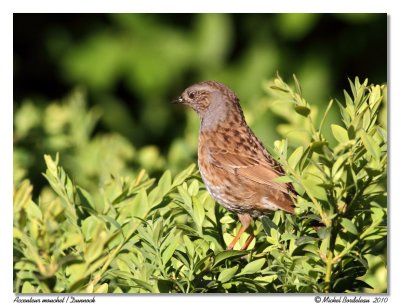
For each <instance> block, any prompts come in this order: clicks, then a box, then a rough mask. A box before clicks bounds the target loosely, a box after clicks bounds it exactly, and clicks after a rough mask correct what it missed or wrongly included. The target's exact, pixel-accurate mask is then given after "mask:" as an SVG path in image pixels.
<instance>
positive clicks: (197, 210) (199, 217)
mask: <svg viewBox="0 0 400 306" xmlns="http://www.w3.org/2000/svg"><path fill="white" fill-rule="evenodd" d="M205 216H206V213H205V211H204V207H203V205H201V203H200V201H199V200H198V198H196V197H193V219H194V222H195V223H196V224H197V227H198V230H199V231H201V230H202V225H203V222H204V218H205Z"/></svg>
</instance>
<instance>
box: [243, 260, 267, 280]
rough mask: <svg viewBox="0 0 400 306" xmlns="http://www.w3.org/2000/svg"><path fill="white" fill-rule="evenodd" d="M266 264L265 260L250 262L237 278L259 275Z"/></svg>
mask: <svg viewBox="0 0 400 306" xmlns="http://www.w3.org/2000/svg"><path fill="white" fill-rule="evenodd" d="M264 264H265V258H260V259H256V260H254V261H252V262H249V263H248V264H247V265H246V266H245V267H244V268H243V270H242V271H240V273H239V274H238V275H237V276H240V275H246V274H254V273H259V272H260V271H261V269H262V267H263V266H264Z"/></svg>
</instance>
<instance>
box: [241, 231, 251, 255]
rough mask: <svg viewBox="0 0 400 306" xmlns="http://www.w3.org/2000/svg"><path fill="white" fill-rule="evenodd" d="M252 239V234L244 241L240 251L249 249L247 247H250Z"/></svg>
mask: <svg viewBox="0 0 400 306" xmlns="http://www.w3.org/2000/svg"><path fill="white" fill-rule="evenodd" d="M253 239H254V234H253V233H252V234H251V235H250V237H249V238H247V240H246V242H245V244H244V246H243V247H242V251H245V250H247V248H248V247H249V245H250V243H251V242H252V241H253Z"/></svg>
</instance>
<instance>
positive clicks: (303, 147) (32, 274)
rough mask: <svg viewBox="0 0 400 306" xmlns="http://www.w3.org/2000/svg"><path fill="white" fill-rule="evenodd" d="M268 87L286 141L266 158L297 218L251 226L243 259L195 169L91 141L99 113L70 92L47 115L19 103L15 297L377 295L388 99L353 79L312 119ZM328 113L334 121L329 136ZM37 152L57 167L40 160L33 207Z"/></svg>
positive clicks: (381, 286)
mask: <svg viewBox="0 0 400 306" xmlns="http://www.w3.org/2000/svg"><path fill="white" fill-rule="evenodd" d="M264 87H265V88H268V91H270V92H271V94H272V95H273V96H274V100H275V101H276V102H274V103H272V102H271V99H269V100H268V101H270V102H268V103H270V104H269V105H268V108H270V110H272V111H273V112H274V113H275V114H276V115H277V116H280V117H281V118H282V121H283V122H284V123H283V124H281V125H279V126H278V131H279V132H280V133H283V134H285V135H286V136H285V137H286V138H285V139H282V140H279V141H276V142H275V143H274V150H273V152H271V153H273V154H274V155H275V156H276V158H277V159H278V160H279V161H280V162H281V163H282V165H283V167H284V168H285V169H286V172H287V175H286V176H284V177H282V178H279V180H281V181H285V182H292V183H293V184H294V185H295V187H296V189H297V191H298V192H299V196H298V199H297V204H296V214H295V215H288V214H285V213H283V212H276V213H273V214H271V215H268V216H264V217H263V218H262V219H260V220H257V221H255V232H256V239H255V240H254V241H253V242H252V244H251V245H250V247H249V250H248V251H240V247H241V245H242V244H243V243H244V242H245V240H246V239H247V237H248V233H245V234H244V235H243V237H242V238H241V239H240V241H239V243H238V244H237V246H236V248H235V250H232V251H225V249H226V246H227V245H228V244H229V242H230V241H231V240H232V239H233V237H234V235H235V234H236V232H237V231H238V230H239V224H238V222H237V221H236V217H235V216H234V215H233V214H231V213H229V212H227V211H226V210H225V209H224V208H222V207H221V206H220V205H218V204H217V203H215V202H214V201H213V200H212V198H211V197H210V195H209V194H208V192H207V191H206V189H205V187H204V185H203V183H202V181H201V179H200V177H199V175H198V172H197V168H196V166H195V165H194V164H192V165H190V166H188V167H187V168H186V169H185V170H183V171H181V172H177V171H174V170H173V171H171V170H169V169H168V168H169V162H170V161H171V160H172V157H168V156H167V157H165V156H162V155H161V154H160V153H159V152H158V151H157V149H156V148H154V147H152V146H148V147H142V148H140V149H137V148H134V147H133V146H132V145H131V144H130V143H129V142H128V141H126V140H125V138H123V137H122V136H120V135H118V134H115V133H110V134H100V133H95V134H94V128H95V126H96V122H97V120H98V118H99V117H100V116H101V109H97V108H93V109H90V110H87V107H86V105H85V99H84V95H82V93H81V92H79V91H77V92H75V93H74V94H72V95H71V96H70V97H68V98H67V99H66V100H65V101H64V103H61V104H59V103H52V104H49V105H48V106H47V107H46V108H45V109H44V110H43V109H39V108H37V107H35V105H34V104H33V103H29V102H27V103H25V104H23V105H22V106H21V107H20V108H19V109H18V110H17V112H16V114H15V128H14V132H15V151H14V186H15V190H14V291H15V292H23V293H41V292H43V293H49V292H57V293H58V292H88V293H92V292H95V293H106V292H109V293H157V292H161V293H164V292H185V293H200V292H365V291H366V292H386V287H387V285H386V284H387V281H386V248H387V243H386V238H387V233H386V230H387V223H386V220H387V187H386V179H387V178H386V175H387V171H386V166H387V139H386V130H385V128H386V113H385V103H386V87H385V86H384V85H372V84H368V81H367V80H365V81H364V82H362V83H361V82H360V81H359V80H358V79H357V78H356V79H355V81H354V82H352V81H350V91H349V92H347V91H345V92H344V101H336V103H335V102H334V101H333V100H332V101H330V103H329V104H328V107H327V109H326V110H325V111H324V112H322V113H321V114H318V109H317V108H316V107H313V106H312V105H310V104H309V103H308V102H307V101H306V99H305V98H304V97H303V95H302V92H301V88H300V85H299V82H298V81H297V79H296V78H294V85H293V86H289V85H288V84H286V83H285V82H284V81H283V80H282V79H281V78H280V77H279V76H278V77H277V78H276V79H275V80H274V81H273V82H272V84H270V83H265V86H264ZM335 105H337V106H338V108H339V110H340V114H341V122H335V123H334V124H330V125H329V126H328V127H326V125H327V121H326V118H327V117H328V116H329V112H330V111H331V110H332V109H333V108H334V106H335ZM54 116H57V117H58V118H61V119H62V120H58V121H54V120H52V117H54ZM93 134H94V136H93ZM33 144H34V145H33ZM42 151H45V152H49V153H54V152H57V151H60V152H62V154H61V155H58V154H55V155H54V154H53V157H52V156H51V155H45V156H44V160H45V165H46V170H45V173H44V177H45V179H46V184H44V187H43V188H42V189H41V190H36V192H37V193H38V194H39V196H38V197H36V196H34V195H33V188H34V187H33V186H32V184H31V183H30V181H29V180H28V179H27V177H28V173H32V169H34V170H35V169H40V168H41V169H44V167H42V166H41V165H40V164H38V163H37V159H38V158H39V155H41V153H40V152H42ZM170 155H171V156H173V154H170ZM54 156H55V157H54ZM28 169H30V170H28ZM64 169H66V170H64ZM145 169H146V170H145ZM154 170H157V171H161V172H162V175H161V176H160V177H159V178H157V177H156V178H153V176H152V175H149V172H150V173H152V171H154ZM42 171H43V170H42ZM33 172H35V171H33ZM172 173H176V174H174V175H173V174H172ZM35 188H37V187H36V186H35Z"/></svg>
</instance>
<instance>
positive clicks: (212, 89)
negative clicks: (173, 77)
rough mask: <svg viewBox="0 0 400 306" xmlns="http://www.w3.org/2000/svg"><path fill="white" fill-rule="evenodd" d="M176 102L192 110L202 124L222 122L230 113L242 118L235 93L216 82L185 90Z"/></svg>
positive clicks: (208, 82)
mask: <svg viewBox="0 0 400 306" xmlns="http://www.w3.org/2000/svg"><path fill="white" fill-rule="evenodd" d="M177 102H178V103H182V104H185V105H188V106H190V107H191V108H193V109H194V110H195V111H196V112H197V113H198V114H199V116H200V118H201V121H202V124H210V123H216V121H220V120H224V119H225V118H226V116H227V115H228V113H230V112H231V111H234V112H238V113H239V114H240V116H242V110H241V108H240V105H239V99H238V98H237V96H236V95H235V93H234V92H233V91H232V90H231V89H230V88H228V87H227V86H226V85H224V84H222V83H219V82H216V81H205V82H201V83H197V84H194V85H192V86H190V87H188V88H186V89H185V90H184V91H183V93H182V94H181V96H180V97H178V99H177Z"/></svg>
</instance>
